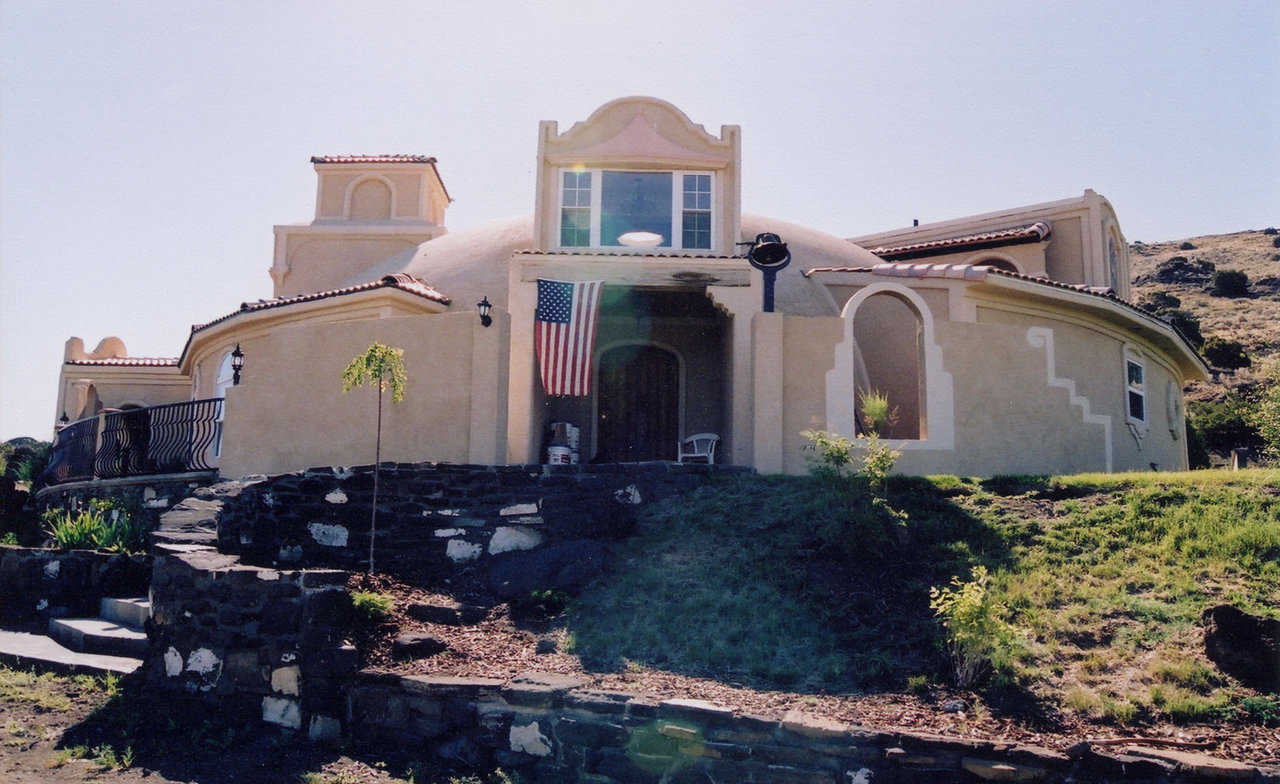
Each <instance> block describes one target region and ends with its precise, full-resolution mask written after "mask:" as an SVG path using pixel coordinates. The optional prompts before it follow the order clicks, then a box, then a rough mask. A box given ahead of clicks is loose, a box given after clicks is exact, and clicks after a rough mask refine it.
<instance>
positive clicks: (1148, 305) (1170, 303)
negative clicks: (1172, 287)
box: [1138, 291, 1182, 314]
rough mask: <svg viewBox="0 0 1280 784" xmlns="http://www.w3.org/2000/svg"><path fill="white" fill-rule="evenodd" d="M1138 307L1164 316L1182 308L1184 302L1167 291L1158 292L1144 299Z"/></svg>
mask: <svg viewBox="0 0 1280 784" xmlns="http://www.w3.org/2000/svg"><path fill="white" fill-rule="evenodd" d="M1138 306H1139V307H1141V308H1144V309H1146V310H1149V311H1151V312H1152V313H1156V314H1162V313H1164V312H1166V311H1171V310H1177V309H1178V308H1180V307H1182V300H1180V299H1178V298H1177V297H1175V296H1174V295H1172V294H1170V293H1169V292H1167V291H1156V292H1153V293H1151V294H1148V295H1147V296H1145V297H1143V298H1142V299H1141V300H1140V301H1139V302H1138Z"/></svg>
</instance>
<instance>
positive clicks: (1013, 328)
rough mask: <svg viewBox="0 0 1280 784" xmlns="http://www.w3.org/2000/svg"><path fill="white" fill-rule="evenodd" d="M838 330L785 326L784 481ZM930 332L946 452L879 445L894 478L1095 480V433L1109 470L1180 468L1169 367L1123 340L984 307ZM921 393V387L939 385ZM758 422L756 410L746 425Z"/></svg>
mask: <svg viewBox="0 0 1280 784" xmlns="http://www.w3.org/2000/svg"><path fill="white" fill-rule="evenodd" d="M872 301H874V298H870V299H868V300H867V302H868V303H870V302H872ZM868 313H869V312H868ZM858 315H859V316H861V315H863V310H862V309H861V308H860V309H859V311H858ZM855 325H856V320H855ZM841 328H842V325H841V320H840V319H838V318H809V319H806V318H788V320H787V324H786V334H785V338H784V350H783V352H782V356H783V358H784V362H785V389H786V393H785V406H784V407H783V410H782V411H781V412H780V414H779V416H781V417H782V431H783V444H784V456H783V461H782V467H783V470H785V471H787V472H791V473H800V472H803V471H805V470H807V468H808V463H807V461H806V455H805V452H804V451H803V449H802V448H803V445H804V441H803V439H802V438H801V437H800V436H799V433H800V431H801V430H804V429H806V428H812V427H815V423H816V422H822V423H824V424H826V410H827V405H826V394H827V393H826V390H825V388H824V386H823V385H822V384H821V383H820V380H821V379H822V378H823V376H824V375H825V374H826V372H827V371H828V370H830V369H831V368H832V365H833V362H832V357H833V352H834V351H835V348H836V346H837V345H838V344H839V341H840V330H841ZM934 333H935V339H936V342H937V344H938V346H939V347H940V348H941V350H942V365H943V368H944V371H945V372H946V373H948V374H950V376H951V379H952V384H953V389H954V398H955V405H954V409H953V411H952V412H951V413H952V416H953V420H952V425H953V428H954V445H953V447H952V448H934V446H931V442H930V441H929V440H925V441H904V440H896V439H890V440H889V443H890V444H891V445H892V446H894V447H895V448H900V449H901V450H902V456H901V458H900V459H899V461H898V464H897V467H896V469H897V470H898V471H899V472H902V473H908V474H925V473H957V474H971V475H978V476H988V475H992V474H1001V473H1070V472H1076V471H1103V470H1106V469H1107V467H1108V461H1107V444H1108V438H1107V433H1108V428H1107V426H1105V425H1104V422H1105V423H1106V424H1109V430H1110V441H1109V443H1110V452H1111V462H1110V466H1111V469H1112V470H1114V471H1127V470H1149V469H1150V468H1151V464H1152V463H1154V464H1156V466H1157V467H1158V468H1159V469H1160V470H1182V469H1185V468H1186V452H1185V434H1184V432H1183V427H1182V422H1181V411H1182V409H1181V405H1178V406H1177V407H1176V409H1175V415H1174V418H1173V419H1171V418H1170V416H1169V406H1168V402H1167V401H1168V399H1169V396H1170V394H1172V395H1174V396H1176V397H1177V398H1178V399H1179V402H1180V398H1181V390H1180V387H1179V377H1178V375H1177V373H1176V371H1175V369H1174V365H1173V364H1172V362H1171V360H1170V358H1168V357H1167V356H1165V355H1164V354H1163V353H1162V352H1160V351H1159V350H1157V349H1155V348H1154V347H1153V346H1151V345H1150V344H1147V343H1144V342H1142V341H1140V340H1137V339H1136V338H1135V337H1134V335H1132V334H1127V333H1125V332H1124V331H1121V330H1117V329H1116V328H1115V327H1114V326H1109V325H1106V324H1101V323H1094V322H1092V321H1090V320H1089V319H1086V318H1084V317H1074V318H1069V319H1065V318H1058V317H1054V316H1052V315H1050V314H1048V313H1045V312H1040V313H1035V312H1030V313H1027V312H1015V311H1012V310H1002V309H1000V308H998V307H991V306H987V307H982V308H979V309H978V322H977V323H966V322H958V321H951V322H947V321H943V320H937V321H935V324H934ZM1029 338H1031V339H1029ZM1126 345H1128V346H1130V347H1132V348H1135V349H1137V350H1138V351H1140V353H1141V356H1142V357H1143V360H1144V364H1145V367H1146V374H1147V403H1146V405H1147V427H1146V428H1144V429H1139V432H1140V433H1141V436H1142V437H1141V438H1138V437H1135V434H1134V433H1133V432H1131V430H1130V428H1129V427H1128V426H1127V424H1126V398H1125V375H1124V356H1125V353H1124V352H1125V347H1126ZM1050 347H1052V352H1053V360H1052V365H1050V364H1049V349H1050ZM864 351H865V348H864ZM925 383H926V387H931V385H934V384H937V383H938V379H936V378H926V379H925ZM1086 406H1087V410H1086ZM763 413H767V412H760V411H757V421H759V418H760V416H761V415H762V414H763ZM936 424H939V423H930V425H931V429H933V430H935V431H938V430H939V428H937V427H936ZM817 426H822V425H817ZM828 429H829V428H828ZM935 440H936V439H935Z"/></svg>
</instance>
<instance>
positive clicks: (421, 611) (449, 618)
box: [405, 602, 489, 626]
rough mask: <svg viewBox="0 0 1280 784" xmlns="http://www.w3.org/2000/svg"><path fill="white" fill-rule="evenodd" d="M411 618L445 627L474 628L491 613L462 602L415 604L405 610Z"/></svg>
mask: <svg viewBox="0 0 1280 784" xmlns="http://www.w3.org/2000/svg"><path fill="white" fill-rule="evenodd" d="M405 613H406V614H407V615H408V616H409V617H410V618H415V619H417V620H419V621H426V622H427V623H439V624H444V625H445V626H472V625H474V624H477V623H480V622H481V621H483V620H484V618H485V616H486V615H488V614H489V611H488V610H487V609H486V608H484V607H480V606H478V605H474V604H462V603H460V602H448V603H444V602H414V603H413V604H411V605H409V606H408V607H406V608H405Z"/></svg>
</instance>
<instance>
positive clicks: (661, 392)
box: [596, 345, 680, 463]
mask: <svg viewBox="0 0 1280 784" xmlns="http://www.w3.org/2000/svg"><path fill="white" fill-rule="evenodd" d="M597 395H598V397H597V407H596V428H597V430H596V432H597V436H596V460H598V461H600V462H609V463H629V462H634V461H638V460H675V459H676V440H677V439H678V438H679V437H680V366H679V363H678V362H677V361H676V356H675V354H672V353H671V352H670V351H666V350H665V349H661V348H658V347H657V346H649V345H626V346H617V347H615V348H611V349H609V350H608V351H606V352H604V354H602V355H601V356H600V386H599V389H598V392H597Z"/></svg>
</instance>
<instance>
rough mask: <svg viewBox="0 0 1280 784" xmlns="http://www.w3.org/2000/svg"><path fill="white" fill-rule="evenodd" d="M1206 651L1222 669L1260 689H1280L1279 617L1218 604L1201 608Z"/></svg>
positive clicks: (1271, 690) (1275, 690)
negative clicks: (1205, 608)
mask: <svg viewBox="0 0 1280 784" xmlns="http://www.w3.org/2000/svg"><path fill="white" fill-rule="evenodd" d="M1200 620H1201V622H1202V623H1203V624H1204V649H1205V654H1207V655H1208V657H1209V658H1210V659H1212V660H1213V662H1214V664H1217V665H1218V667H1220V668H1221V669H1222V671H1223V672H1225V673H1227V674H1228V675H1231V676H1233V677H1235V678H1237V679H1239V680H1240V681H1241V682H1242V683H1244V684H1246V685H1248V686H1252V687H1253V688H1255V689H1259V690H1260V691H1270V692H1277V691H1280V621H1277V620H1275V619H1273V618H1262V617H1259V616H1257V615H1250V614H1249V613H1247V612H1244V611H1243V610H1241V609H1239V608H1237V607H1235V606H1233V605H1230V604H1220V605H1218V606H1217V607H1210V608H1209V609H1207V610H1205V611H1204V615H1202V616H1201V618H1200Z"/></svg>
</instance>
